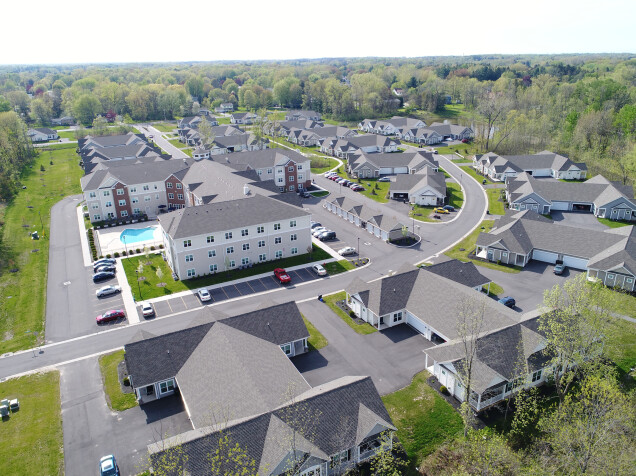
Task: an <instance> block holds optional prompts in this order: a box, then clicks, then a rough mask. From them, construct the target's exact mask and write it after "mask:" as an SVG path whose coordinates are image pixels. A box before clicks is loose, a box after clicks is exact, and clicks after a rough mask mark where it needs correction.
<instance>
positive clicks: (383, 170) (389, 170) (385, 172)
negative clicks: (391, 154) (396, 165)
mask: <svg viewBox="0 0 636 476" xmlns="http://www.w3.org/2000/svg"><path fill="white" fill-rule="evenodd" d="M392 173H393V167H380V175H389V174H392Z"/></svg>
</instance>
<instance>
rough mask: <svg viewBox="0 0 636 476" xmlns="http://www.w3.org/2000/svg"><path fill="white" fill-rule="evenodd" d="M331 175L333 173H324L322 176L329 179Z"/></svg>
mask: <svg viewBox="0 0 636 476" xmlns="http://www.w3.org/2000/svg"><path fill="white" fill-rule="evenodd" d="M333 174H334V172H325V173H324V174H323V175H324V176H325V177H329V176H331V175H333Z"/></svg>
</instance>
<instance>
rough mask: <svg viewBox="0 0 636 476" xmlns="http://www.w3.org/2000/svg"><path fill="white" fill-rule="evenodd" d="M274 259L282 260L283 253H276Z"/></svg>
mask: <svg viewBox="0 0 636 476" xmlns="http://www.w3.org/2000/svg"><path fill="white" fill-rule="evenodd" d="M275 256H276V258H282V257H283V252H282V251H280V250H279V251H277V252H276V254H275Z"/></svg>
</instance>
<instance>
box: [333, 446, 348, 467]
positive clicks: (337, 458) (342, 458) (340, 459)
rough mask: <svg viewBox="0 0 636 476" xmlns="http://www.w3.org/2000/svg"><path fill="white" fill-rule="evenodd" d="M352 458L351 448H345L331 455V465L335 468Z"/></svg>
mask: <svg viewBox="0 0 636 476" xmlns="http://www.w3.org/2000/svg"><path fill="white" fill-rule="evenodd" d="M350 459H351V450H344V451H342V452H340V453H336V454H335V455H333V456H332V457H331V467H332V468H335V467H338V466H340V465H341V464H342V463H346V462H347V461H349V460H350Z"/></svg>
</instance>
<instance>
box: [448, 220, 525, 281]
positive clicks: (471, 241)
mask: <svg viewBox="0 0 636 476" xmlns="http://www.w3.org/2000/svg"><path fill="white" fill-rule="evenodd" d="M494 224H495V221H494V220H484V221H482V222H481V224H480V225H478V226H477V228H475V229H474V230H473V232H472V233H471V234H470V235H468V236H467V237H466V238H464V239H463V240H462V241H460V242H459V243H458V244H457V245H455V246H453V247H452V248H451V249H450V250H448V251H446V253H444V254H445V255H446V256H448V257H449V258H455V259H458V260H460V261H472V262H473V263H475V264H476V265H478V266H483V267H485V268H490V269H498V270H499V271H504V272H506V273H518V272H519V271H521V268H520V267H518V266H505V265H500V264H497V263H491V262H490V261H481V260H475V259H469V258H468V255H469V254H470V253H472V252H474V251H475V243H476V242H477V237H478V236H479V233H481V232H484V233H488V232H489V231H490V230H492V227H493V226H494ZM482 227H484V229H483V230H482ZM460 248H463V249H464V251H461V250H460Z"/></svg>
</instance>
